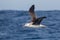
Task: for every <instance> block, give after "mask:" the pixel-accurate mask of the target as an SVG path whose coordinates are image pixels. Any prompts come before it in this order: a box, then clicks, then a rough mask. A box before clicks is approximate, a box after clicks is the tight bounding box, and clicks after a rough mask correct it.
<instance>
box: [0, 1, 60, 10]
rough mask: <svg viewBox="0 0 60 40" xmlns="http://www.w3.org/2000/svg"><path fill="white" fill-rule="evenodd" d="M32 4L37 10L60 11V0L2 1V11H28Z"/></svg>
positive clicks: (0, 5)
mask: <svg viewBox="0 0 60 40" xmlns="http://www.w3.org/2000/svg"><path fill="white" fill-rule="evenodd" d="M32 4H35V7H36V10H60V0H0V10H28V9H29V8H30V6H31V5H32Z"/></svg>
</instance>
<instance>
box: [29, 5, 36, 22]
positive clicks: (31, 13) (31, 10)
mask: <svg viewBox="0 0 60 40" xmlns="http://www.w3.org/2000/svg"><path fill="white" fill-rule="evenodd" d="M34 9H35V6H34V5H32V6H31V7H30V9H29V13H30V15H31V17H32V22H33V21H34V20H36V16H35V12H34Z"/></svg>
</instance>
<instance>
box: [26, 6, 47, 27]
mask: <svg viewBox="0 0 60 40" xmlns="http://www.w3.org/2000/svg"><path fill="white" fill-rule="evenodd" d="M29 14H30V16H31V22H30V23H27V24H25V26H32V25H35V26H36V25H40V24H41V22H42V20H43V19H44V18H46V17H45V16H44V17H39V18H37V17H36V14H35V5H32V6H31V7H30V8H29Z"/></svg>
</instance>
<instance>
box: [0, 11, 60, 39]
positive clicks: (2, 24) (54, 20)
mask: <svg viewBox="0 0 60 40" xmlns="http://www.w3.org/2000/svg"><path fill="white" fill-rule="evenodd" d="M35 13H36V15H37V17H43V16H46V17H47V18H46V19H44V20H43V21H42V22H41V24H43V25H46V27H45V28H29V27H24V24H25V23H28V22H30V20H31V16H30V15H29V12H28V11H18V10H0V40H60V10H51V11H36V12H35Z"/></svg>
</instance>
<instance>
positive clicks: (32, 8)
mask: <svg viewBox="0 0 60 40" xmlns="http://www.w3.org/2000/svg"><path fill="white" fill-rule="evenodd" d="M34 9H35V5H34V4H33V5H32V6H31V7H30V9H29V12H34Z"/></svg>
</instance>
